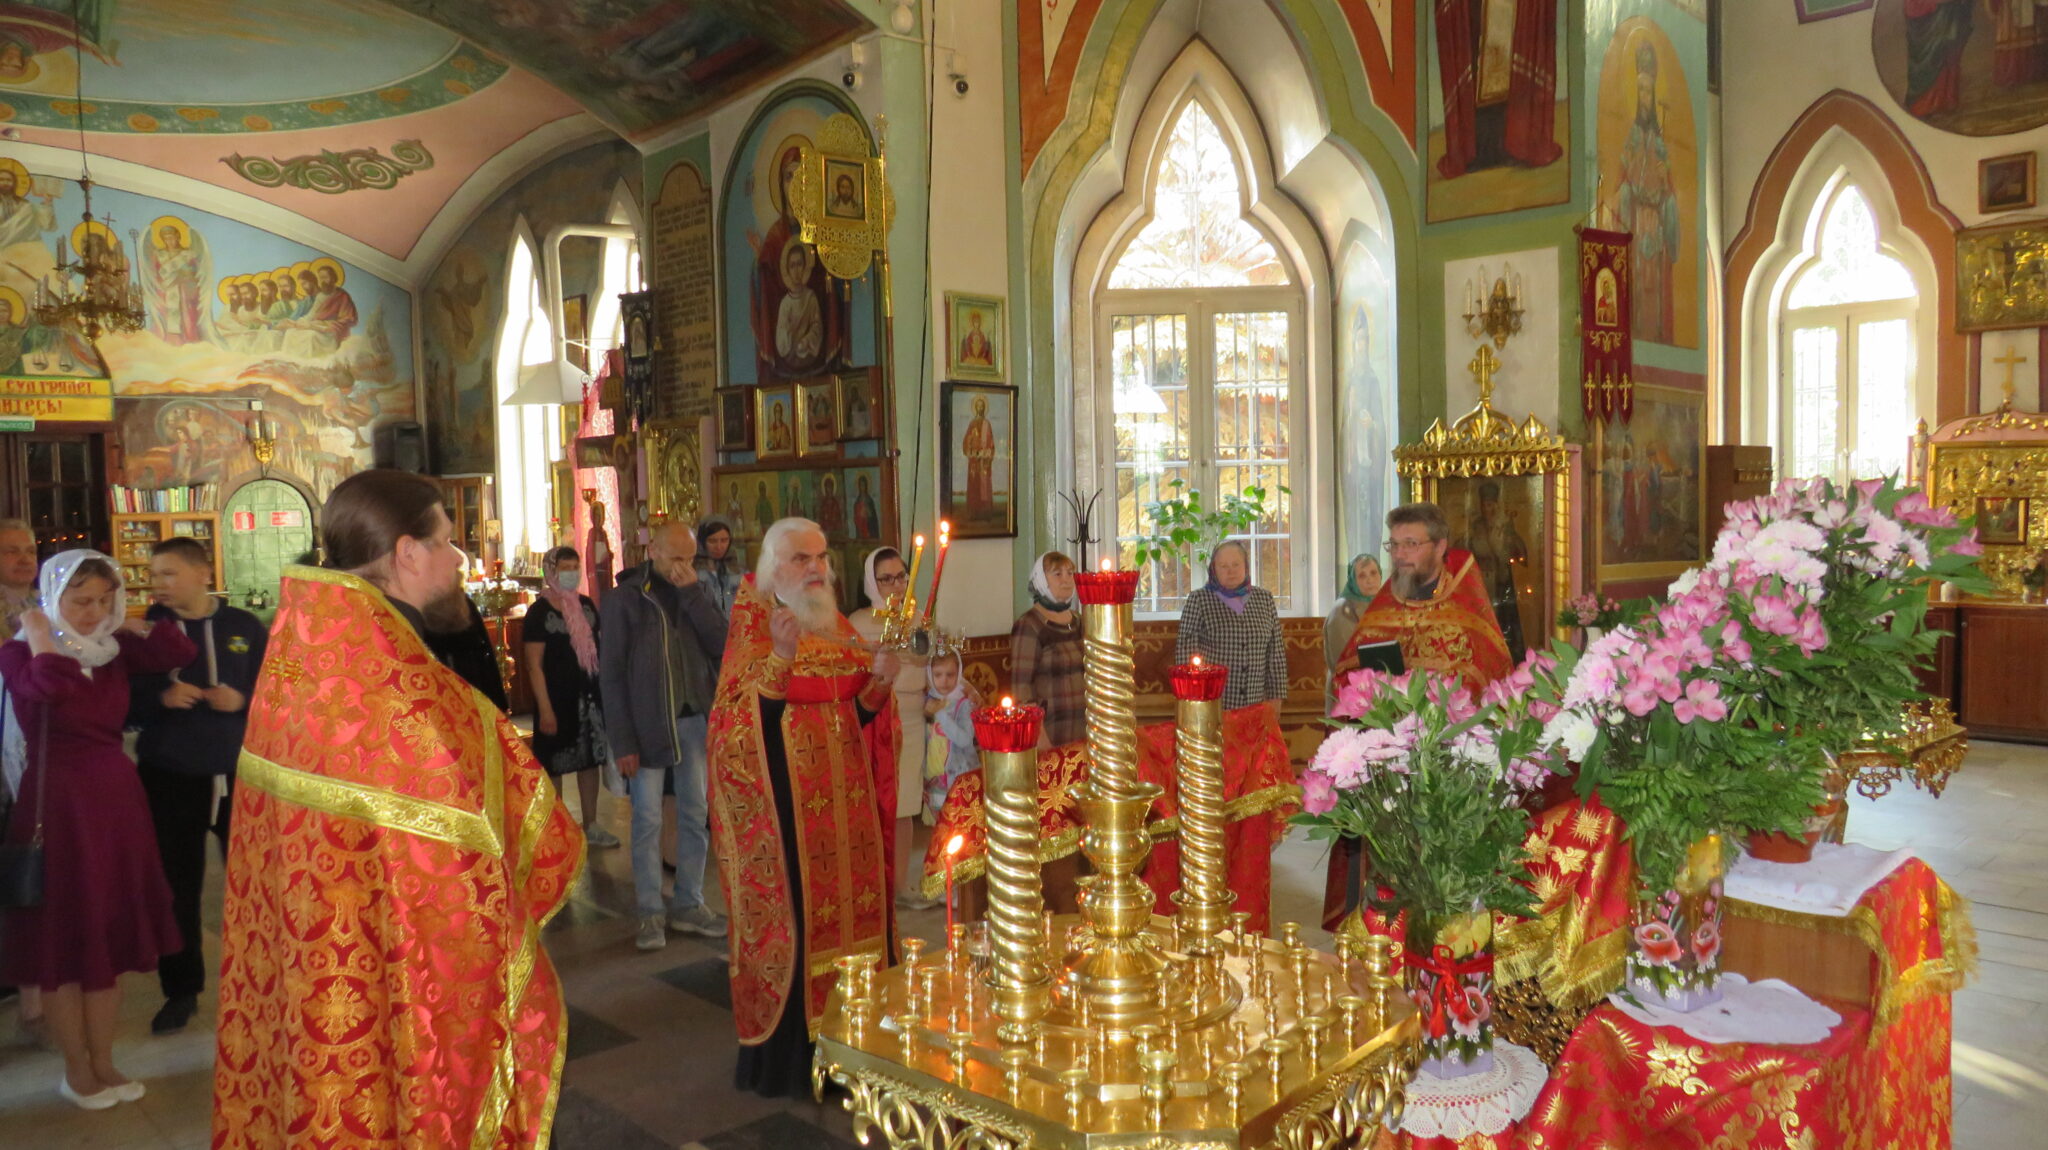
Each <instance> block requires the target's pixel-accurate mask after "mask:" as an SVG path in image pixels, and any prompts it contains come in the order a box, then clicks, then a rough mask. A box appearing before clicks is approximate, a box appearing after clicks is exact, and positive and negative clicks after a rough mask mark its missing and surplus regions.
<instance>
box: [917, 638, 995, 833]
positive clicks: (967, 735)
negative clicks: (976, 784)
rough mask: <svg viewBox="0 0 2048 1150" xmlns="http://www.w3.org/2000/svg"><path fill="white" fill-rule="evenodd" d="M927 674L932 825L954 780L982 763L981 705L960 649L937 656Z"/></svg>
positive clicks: (927, 808) (927, 809)
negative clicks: (977, 736)
mask: <svg viewBox="0 0 2048 1150" xmlns="http://www.w3.org/2000/svg"><path fill="white" fill-rule="evenodd" d="M925 677H926V681H927V683H929V686H927V687H926V689H925V703H924V717H925V719H926V720H928V721H929V722H930V723H931V725H932V729H931V738H930V739H929V740H927V741H926V743H925V755H924V821H925V824H926V825H927V826H929V825H931V824H932V823H934V822H936V821H937V820H938V817H939V809H940V808H941V807H944V806H945V805H946V792H948V791H950V790H952V789H953V780H955V779H957V778H959V777H960V776H961V775H964V774H966V773H967V772H968V771H971V770H974V769H975V768H976V767H979V766H980V765H981V756H980V754H979V753H978V752H977V751H976V750H975V746H974V708H975V707H976V706H978V705H980V704H979V700H978V698H977V696H976V695H975V691H974V688H973V687H971V686H969V685H968V684H967V682H966V680H965V679H964V678H963V677H962V676H961V674H960V653H959V652H958V651H948V652H946V653H944V654H940V655H934V656H933V657H932V661H931V663H930V664H928V665H927V666H926V667H925Z"/></svg>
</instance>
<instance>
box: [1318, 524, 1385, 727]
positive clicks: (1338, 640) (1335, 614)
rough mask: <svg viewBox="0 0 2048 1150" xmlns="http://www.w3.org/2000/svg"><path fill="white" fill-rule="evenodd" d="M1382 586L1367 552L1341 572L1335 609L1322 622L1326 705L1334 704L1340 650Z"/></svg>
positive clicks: (1377, 567) (1375, 560)
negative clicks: (1327, 668)
mask: <svg viewBox="0 0 2048 1150" xmlns="http://www.w3.org/2000/svg"><path fill="white" fill-rule="evenodd" d="M1384 582H1386V580H1385V579H1384V578H1383V577H1382V576H1381V574H1380V561H1379V559H1378V558H1377V557H1376V556H1374V555H1373V554H1372V552H1370V551H1364V552H1360V553H1359V554H1358V555H1356V556H1354V557H1353V558H1352V560H1351V565H1350V566H1349V567H1346V568H1345V569H1344V587H1343V589H1342V590H1341V591H1339V592H1338V593H1337V606H1336V607H1335V608H1334V609H1332V610H1331V612H1330V617H1329V618H1328V619H1325V620H1324V621H1323V661H1324V662H1326V663H1328V664H1329V665H1330V679H1329V687H1328V689H1327V691H1326V694H1328V696H1329V699H1328V700H1327V701H1328V702H1335V701H1336V691H1337V664H1338V663H1340V662H1342V661H1343V659H1344V648H1345V645H1346V644H1348V643H1350V642H1351V636H1353V635H1355V634H1357V633H1358V617H1359V616H1360V615H1362V614H1364V613H1365V606H1366V604H1368V603H1370V602H1372V597H1373V596H1374V595H1377V594H1379V593H1380V584H1381V583H1384Z"/></svg>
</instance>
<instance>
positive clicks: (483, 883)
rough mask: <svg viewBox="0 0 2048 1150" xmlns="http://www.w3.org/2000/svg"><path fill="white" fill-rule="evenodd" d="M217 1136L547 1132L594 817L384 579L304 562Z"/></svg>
mask: <svg viewBox="0 0 2048 1150" xmlns="http://www.w3.org/2000/svg"><path fill="white" fill-rule="evenodd" d="M249 715H250V722H249V737H248V741H247V743H246V745H245V747H244V749H243V753H242V759H241V765H240V768H239V779H238V783H237V786H236V790H235V817H234V832H233V834H232V835H231V836H230V838H229V843H228V866H227V900H226V904H225V907H224V909H223V911H222V915H221V951H222V956H221V977H220V1026H219V1037H218V1047H217V1051H216V1054H215V1058H214V1089H213V1145H214V1147H215V1148H216V1150H229V1148H242V1147H247V1148H250V1150H271V1148H275V1147H291V1148H293V1150H365V1148H372V1147H374V1148H380V1150H381V1148H389V1150H397V1148H399V1147H406V1148H408V1150H415V1148H418V1150H457V1148H463V1150H468V1148H476V1147H495V1148H508V1150H509V1148H513V1147H519V1148H526V1147H536V1146H546V1145H547V1143H548V1132H549V1128H550V1126H551V1124H552V1122H553V1120H554V1112H555V1102H556V1097H557V1090H558V1088H559V1086H560V1081H561V1068H562V1059H563V1056H564V1050H565V1048H564V1041H565V1034H566V1029H567V1024H568V1019H567V1015H566V1013H565V1008H564V1005H563V1000H562V988H561V983H560V981H559V980H558V979H557V978H556V977H555V970H554V966H553V964H552V963H551V962H549V960H548V956H547V953H546V951H544V950H543V949H542V948H541V945H540V933H541V928H542V926H543V925H545V924H546V922H547V921H548V919H549V918H550V917H551V916H553V915H554V913H555V912H556V911H558V910H559V909H561V906H562V904H563V903H564V902H566V901H567V900H568V895H569V887H570V885H571V884H572V883H574V881H575V879H576V874H577V872H578V871H579V870H581V869H582V865H583V835H582V832H581V831H580V830H578V829H577V826H576V823H575V820H574V819H572V818H570V816H569V812H568V811H567V810H566V809H565V808H564V807H563V806H562V803H561V800H560V799H559V798H558V797H557V795H556V794H555V790H554V788H553V787H552V786H550V785H549V783H548V780H547V776H546V775H545V774H544V773H543V772H542V771H541V769H540V765H539V764H538V763H537V762H535V761H534V758H533V755H532V754H531V753H530V752H529V751H528V750H527V749H526V741H525V740H524V739H523V738H522V737H521V736H520V734H519V732H518V731H517V730H516V729H514V728H513V726H512V723H511V721H510V720H508V719H506V718H505V716H504V715H503V714H502V713H500V712H499V710H498V708H497V707H496V706H495V705H493V704H492V703H491V702H490V700H488V699H486V698H484V697H483V696H482V695H481V694H479V693H478V692H476V691H474V690H472V689H470V687H469V686H468V685H467V684H465V683H464V682H463V681H462V680H461V679H460V678H459V677H458V676H457V675H456V674H455V673H454V672H453V671H450V670H449V669H447V668H446V667H443V666H442V665H441V663H440V662H439V661H438V660H436V659H435V658H434V657H433V655H432V654H430V653H429V652H428V651H427V648H426V646H425V645H424V643H423V642H422V641H421V639H420V636H419V634H418V633H417V632H416V631H415V630H414V629H413V627H412V625H411V624H410V623H407V622H406V621H405V620H404V619H403V618H401V617H400V616H399V614H398V613H397V612H396V611H395V610H393V608H392V606H391V604H390V602H389V601H388V600H387V599H385V597H384V596H383V595H382V594H380V593H379V592H378V591H376V590H375V589H374V588H372V587H370V586H369V585H368V584H367V583H364V582H362V581H361V580H359V579H356V578H355V577H353V576H350V575H345V574H342V573H340V572H335V571H319V570H309V569H306V568H293V569H292V570H291V571H290V572H289V573H288V574H287V577H286V578H285V581H284V593H283V604H282V606H281V608H280V610H279V612H278V616H277V621H276V623H275V624H274V625H273V626H272V628H271V638H270V650H269V654H268V656H267V657H266V658H265V660H264V664H263V674H262V677H261V678H260V679H259V680H258V681H257V683H256V690H255V693H254V695H253V697H252V698H251V699H250V701H249Z"/></svg>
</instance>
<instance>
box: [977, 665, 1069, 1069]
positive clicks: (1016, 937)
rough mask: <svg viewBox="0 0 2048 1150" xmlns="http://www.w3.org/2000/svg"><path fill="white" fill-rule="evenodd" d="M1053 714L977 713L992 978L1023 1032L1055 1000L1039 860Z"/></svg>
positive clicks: (1008, 1016) (1002, 1011)
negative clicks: (1042, 744)
mask: <svg viewBox="0 0 2048 1150" xmlns="http://www.w3.org/2000/svg"><path fill="white" fill-rule="evenodd" d="M1044 719H1045V713H1044V712H1043V711H1041V710H1039V709H1038V708H1037V707H1014V706H1012V705H1011V703H1010V700H1009V699H1007V698H1006V699H1004V700H1003V702H1002V705H1001V706H999V707H984V708H982V709H981V710H979V711H976V712H974V740H975V742H976V743H977V744H979V745H980V747H981V749H982V750H981V769H982V778H983V786H984V791H983V798H982V809H983V812H984V817H985V818H986V819H987V822H988V885H989V909H988V920H989V929H988V933H989V947H990V950H991V951H992V952H993V959H994V961H993V962H992V963H991V964H990V969H989V976H988V984H989V985H990V986H991V987H993V988H994V989H995V1005H996V1014H997V1015H998V1016H1000V1017H1001V1018H1002V1019H1003V1021H1004V1022H1005V1023H1007V1024H1009V1025H1010V1026H1011V1027H1013V1028H1015V1029H1013V1031H1012V1033H1013V1034H1021V1028H1022V1027H1023V1025H1024V1024H1026V1023H1031V1022H1036V1021H1037V1020H1038V1019H1039V1018H1040V1017H1042V1016H1043V1015H1044V1014H1045V1011H1046V1008H1047V1007H1048V1006H1049V1005H1051V1001H1052V972H1051V970H1050V968H1049V966H1048V964H1047V962H1046V954H1045V949H1046V948H1045V898H1044V893H1043V890H1042V887H1041V881H1042V880H1041V877H1040V872H1039V865H1040V864H1039V861H1038V735H1039V731H1040V730H1041V729H1042V727H1043V725H1044Z"/></svg>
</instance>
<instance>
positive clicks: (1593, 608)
mask: <svg viewBox="0 0 2048 1150" xmlns="http://www.w3.org/2000/svg"><path fill="white" fill-rule="evenodd" d="M1632 616H1633V612H1631V611H1630V610H1629V609H1628V608H1627V607H1625V606H1623V605H1622V604H1621V603H1620V602H1619V601H1618V600H1615V599H1611V598H1610V599H1603V598H1601V597H1600V596H1598V595H1595V594H1593V593H1592V592H1591V591H1588V592H1586V593H1585V594H1584V595H1579V596H1576V597H1575V598H1572V599H1570V600H1567V601H1566V602H1565V605H1564V607H1563V609H1562V610H1560V611H1558V613H1557V625H1558V626H1560V627H1598V628H1600V629H1601V630H1603V631H1606V630H1612V629H1614V628H1615V627H1619V626H1621V625H1622V624H1623V623H1626V622H1628V620H1629V619H1630V618H1631V617H1632Z"/></svg>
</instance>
